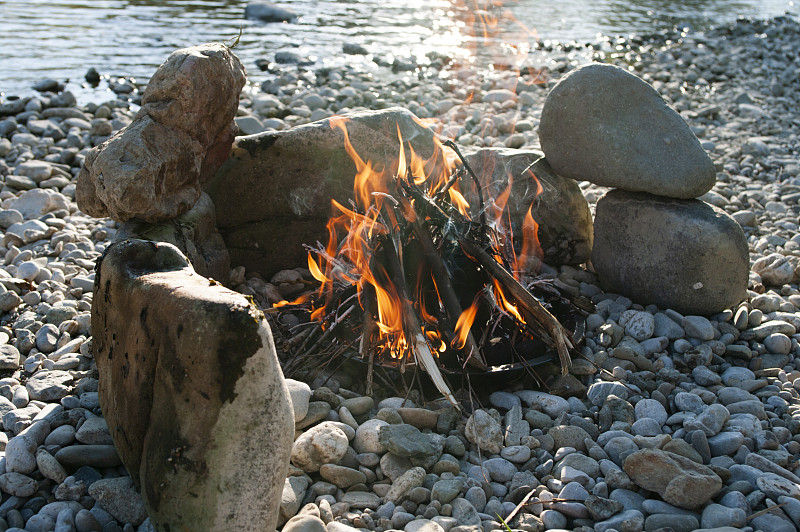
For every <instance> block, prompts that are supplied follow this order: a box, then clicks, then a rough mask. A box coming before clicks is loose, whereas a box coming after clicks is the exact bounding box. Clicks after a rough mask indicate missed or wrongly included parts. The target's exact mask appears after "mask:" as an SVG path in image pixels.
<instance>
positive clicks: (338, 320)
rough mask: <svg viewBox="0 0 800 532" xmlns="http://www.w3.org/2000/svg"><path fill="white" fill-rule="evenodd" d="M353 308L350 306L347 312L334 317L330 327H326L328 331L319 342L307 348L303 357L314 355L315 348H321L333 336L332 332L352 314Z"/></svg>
mask: <svg viewBox="0 0 800 532" xmlns="http://www.w3.org/2000/svg"><path fill="white" fill-rule="evenodd" d="M354 308H356V306H355V305H352V306H351V307H349V308H348V309H347V310H345V311H344V312H343V313H342V314H340V315H339V316H336V318H335V319H334V320H333V321H332V322H331V325H330V327H328V330H327V331H325V333H324V334H323V335H322V336H320V337H319V340H317V341H316V342H314V344H313V345H312V346H311V347H309V348H308V351H306V353H305V355H306V356H310V355H311V354H312V353H314V352H315V351H316V350H317V348H318V347H319V346H321V345H322V344H323V343H324V342H325V341H327V340H328V338H330V337H331V335H332V334H333V331H334V330H335V329H336V326H337V325H339V324H340V323H342V322H343V321H344V319H345V318H346V317H347V316H348V315H350V313H351V312H353V309H354Z"/></svg>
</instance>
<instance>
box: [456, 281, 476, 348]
mask: <svg viewBox="0 0 800 532" xmlns="http://www.w3.org/2000/svg"><path fill="white" fill-rule="evenodd" d="M479 306H480V293H479V294H478V295H476V296H475V299H473V300H472V304H471V305H470V306H469V308H468V309H466V310H465V311H464V312H462V313H461V316H459V317H458V321H457V322H456V328H455V335H456V337H455V338H454V339H453V347H455V348H456V349H463V348H464V346H465V345H467V336H468V335H469V331H470V329H471V328H472V324H473V323H475V316H477V315H478V307H479Z"/></svg>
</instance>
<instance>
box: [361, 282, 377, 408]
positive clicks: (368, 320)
mask: <svg viewBox="0 0 800 532" xmlns="http://www.w3.org/2000/svg"><path fill="white" fill-rule="evenodd" d="M361 297H362V298H363V300H364V325H363V327H362V329H361V343H360V344H359V346H358V353H359V355H361V359H362V360H363V359H364V358H366V357H367V356H368V357H369V364H368V365H367V389H366V395H372V371H373V364H374V363H375V349H374V346H373V342H372V335H373V334H375V331H377V330H378V324H377V323H375V288H374V287H373V286H372V285H371V284H366V285H365V286H364V290H363V291H362V293H361Z"/></svg>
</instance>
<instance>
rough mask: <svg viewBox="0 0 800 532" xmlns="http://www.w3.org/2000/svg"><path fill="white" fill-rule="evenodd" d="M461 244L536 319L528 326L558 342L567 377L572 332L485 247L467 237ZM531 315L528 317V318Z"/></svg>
mask: <svg viewBox="0 0 800 532" xmlns="http://www.w3.org/2000/svg"><path fill="white" fill-rule="evenodd" d="M458 243H459V244H460V245H461V248H462V249H463V250H464V252H465V253H466V254H467V255H468V256H470V257H472V258H474V259H475V260H476V261H477V262H478V263H479V264H480V265H481V266H483V267H484V268H486V270H487V271H488V272H489V274H490V275H491V276H492V277H494V278H495V279H496V280H497V282H499V283H500V284H501V285H502V286H503V288H504V289H505V290H506V291H507V292H508V293H509V294H510V296H511V297H512V298H514V300H515V301H516V302H517V304H518V305H519V306H520V308H521V310H522V311H523V313H525V314H528V315H529V317H531V318H533V319H530V320H528V319H526V323H527V324H528V325H532V324H533V323H539V324H540V325H541V326H542V327H544V328H545V330H546V331H547V333H548V334H549V336H550V338H551V339H552V340H553V342H555V347H556V351H558V358H559V359H560V360H561V373H562V375H566V374H567V373H569V368H570V367H572V360H571V359H570V356H569V352H568V351H567V348H568V347H569V348H572V347H573V345H572V341H571V340H570V336H571V335H570V333H569V332H568V331H567V330H566V329H564V327H563V326H562V325H561V323H559V321H558V320H557V319H556V317H555V316H553V315H552V314H550V312H549V311H548V310H547V309H546V308H544V307H543V306H542V304H541V303H539V301H538V300H537V299H536V298H535V297H533V296H532V295H531V293H530V292H528V291H527V290H526V289H525V287H523V286H522V285H521V284H519V281H517V280H516V279H515V278H514V276H513V275H511V274H510V273H509V272H508V271H507V270H506V269H505V268H503V266H502V265H501V264H500V263H498V262H497V261H496V260H494V259H493V258H492V257H490V256H489V254H488V253H486V252H485V251H484V250H483V248H482V247H480V246H479V245H478V244H476V243H475V242H472V241H470V240H468V239H466V238H460V239H459V241H458ZM527 317H528V316H526V318H527Z"/></svg>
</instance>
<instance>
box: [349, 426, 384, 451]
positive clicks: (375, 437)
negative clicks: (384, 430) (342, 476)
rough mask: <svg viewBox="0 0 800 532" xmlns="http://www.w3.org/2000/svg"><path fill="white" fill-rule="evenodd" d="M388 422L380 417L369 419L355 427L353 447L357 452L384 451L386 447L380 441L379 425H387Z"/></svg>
mask: <svg viewBox="0 0 800 532" xmlns="http://www.w3.org/2000/svg"><path fill="white" fill-rule="evenodd" d="M388 426H389V424H388V423H387V422H385V421H383V420H380V419H369V420H367V421H365V422H364V423H362V424H361V425H360V426H359V427H358V429H356V437H355V439H354V440H353V448H354V449H355V450H356V452H357V453H377V454H382V453H385V452H386V447H385V446H384V445H383V444H382V443H381V441H380V433H381V427H388Z"/></svg>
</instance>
